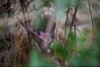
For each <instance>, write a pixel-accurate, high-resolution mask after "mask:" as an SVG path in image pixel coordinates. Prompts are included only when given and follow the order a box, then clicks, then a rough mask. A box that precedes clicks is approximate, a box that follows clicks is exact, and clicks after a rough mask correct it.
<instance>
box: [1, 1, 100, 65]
mask: <svg viewBox="0 0 100 67" xmlns="http://www.w3.org/2000/svg"><path fill="white" fill-rule="evenodd" d="M77 1H80V0H43V1H41V2H42V3H40V1H39V3H36V8H37V10H36V12H35V16H36V18H35V21H34V28H35V29H40V30H41V29H44V28H45V27H46V21H45V19H43V18H42V15H41V14H42V12H43V9H42V7H43V6H50V5H51V2H54V4H55V6H54V8H55V9H56V11H55V13H56V17H57V19H62V18H63V17H64V16H66V13H67V12H66V10H67V9H66V8H69V7H70V8H72V7H74V8H75V5H76V2H77ZM82 1H84V0H81V2H82ZM27 5H28V3H27ZM92 6H93V5H92ZM97 7H98V6H97ZM79 9H80V10H81V9H82V10H81V11H83V12H85V11H86V12H88V11H87V9H85V7H83V5H82V3H79ZM7 13H8V14H7V16H12V15H13V10H9V11H8V12H7ZM5 15H6V14H5ZM94 21H95V34H94V36H95V37H94V39H93V41H92V43H88V42H89V41H90V40H88V38H89V37H88V35H91V34H90V33H92V32H91V31H89V30H88V29H84V31H83V32H82V35H80V36H77V35H76V34H75V32H73V30H71V32H69V35H68V38H67V40H66V42H65V43H61V42H58V41H55V40H54V45H53V46H52V47H51V50H52V51H53V52H54V56H53V57H57V58H60V59H62V60H64V62H65V63H66V62H68V63H69V64H68V65H69V66H70V67H74V66H75V67H87V66H97V65H99V64H100V19H97V18H95V19H94ZM2 28H3V27H2V25H1V24H0V32H1V29H2ZM83 34H84V35H83ZM91 40H92V39H91ZM87 41H88V42H87ZM5 45H7V46H8V47H9V46H10V43H9V42H8V41H4V40H2V39H1V40H0V49H2V48H1V47H5ZM88 45H90V46H88ZM55 64H56V63H54V61H52V59H51V58H49V57H46V56H45V55H43V54H42V53H41V52H40V51H38V50H37V49H36V48H33V50H32V51H31V54H30V60H29V66H30V67H32V66H33V67H55ZM65 65H66V64H65Z"/></svg>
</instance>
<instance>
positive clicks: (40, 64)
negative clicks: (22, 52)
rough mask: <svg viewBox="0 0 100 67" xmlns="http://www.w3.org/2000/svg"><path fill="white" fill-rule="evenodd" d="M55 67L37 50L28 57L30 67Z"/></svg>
mask: <svg viewBox="0 0 100 67" xmlns="http://www.w3.org/2000/svg"><path fill="white" fill-rule="evenodd" d="M32 66H33V67H55V65H54V63H53V62H51V61H50V59H49V58H47V57H44V56H43V55H42V54H41V53H40V52H39V51H38V50H36V49H34V50H33V51H32V54H31V57H30V67H32Z"/></svg>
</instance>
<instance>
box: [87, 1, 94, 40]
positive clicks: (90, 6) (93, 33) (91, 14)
mask: <svg viewBox="0 0 100 67" xmlns="http://www.w3.org/2000/svg"><path fill="white" fill-rule="evenodd" d="M88 5H89V11H90V15H91V21H92V31H93V35H92V36H93V40H94V21H93V16H92V11H91V6H90V1H89V0H88ZM92 42H93V41H92Z"/></svg>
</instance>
